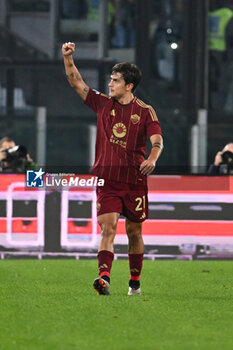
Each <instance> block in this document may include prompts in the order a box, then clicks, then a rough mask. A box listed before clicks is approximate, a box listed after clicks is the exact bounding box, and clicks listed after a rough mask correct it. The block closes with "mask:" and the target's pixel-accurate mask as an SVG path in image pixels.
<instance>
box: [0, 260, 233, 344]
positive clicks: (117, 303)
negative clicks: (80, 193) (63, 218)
mask: <svg viewBox="0 0 233 350" xmlns="http://www.w3.org/2000/svg"><path fill="white" fill-rule="evenodd" d="M128 276H129V269H128V261H126V260H120V261H114V263H113V269H112V274H111V295H110V296H101V295H98V294H97V293H96V292H95V291H94V290H93V288H92V282H93V280H94V278H96V277H97V262H96V261H95V260H78V261H75V260H41V261H40V260H2V261H0V349H1V350H11V349H12V350H13V349H15V350H22V349H28V350H54V349H55V350H73V349H80V350H82V349H84V350H86V349H87V350H92V349H93V350H98V349H102V350H103V349H109V350H114V349H116V350H131V349H132V350H170V349H174V350H183V349H184V350H192V349H198V350H202V349H203V350H209V349H211V350H215V349H216V350H226V349H229V350H232V349H233V262H231V261H144V266H143V273H142V278H141V286H142V292H143V295H142V296H127V291H128Z"/></svg>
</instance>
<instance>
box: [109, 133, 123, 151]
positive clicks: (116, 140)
mask: <svg viewBox="0 0 233 350" xmlns="http://www.w3.org/2000/svg"><path fill="white" fill-rule="evenodd" d="M110 142H112V143H115V144H116V145H119V146H121V147H123V148H126V141H122V140H119V139H118V138H117V137H115V136H114V135H112V136H111V138H110Z"/></svg>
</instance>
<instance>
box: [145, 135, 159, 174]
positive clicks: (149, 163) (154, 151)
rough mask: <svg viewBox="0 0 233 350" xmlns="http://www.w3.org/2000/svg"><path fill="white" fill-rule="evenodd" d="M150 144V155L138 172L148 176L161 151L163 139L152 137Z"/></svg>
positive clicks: (156, 136)
mask: <svg viewBox="0 0 233 350" xmlns="http://www.w3.org/2000/svg"><path fill="white" fill-rule="evenodd" d="M150 142H151V145H152V148H151V152H150V155H149V157H148V158H147V159H146V160H144V162H142V164H141V166H140V171H141V173H142V174H143V175H150V174H151V173H152V171H153V170H154V168H155V166H156V162H157V160H158V159H159V156H160V154H161V153H162V150H163V138H162V136H161V135H158V134H156V135H152V136H151V137H150Z"/></svg>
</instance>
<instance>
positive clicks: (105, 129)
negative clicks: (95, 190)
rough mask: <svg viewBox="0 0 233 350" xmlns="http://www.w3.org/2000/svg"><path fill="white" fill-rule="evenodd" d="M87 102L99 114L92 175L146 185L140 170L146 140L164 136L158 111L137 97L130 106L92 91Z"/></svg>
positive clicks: (90, 90) (144, 177)
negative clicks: (151, 137) (155, 135)
mask: <svg viewBox="0 0 233 350" xmlns="http://www.w3.org/2000/svg"><path fill="white" fill-rule="evenodd" d="M84 103H85V104H86V105H87V106H89V107H90V108H91V109H92V110H93V111H94V112H96V113H97V138H96V154H95V163H94V166H93V168H92V171H91V173H92V174H93V175H96V176H98V177H99V178H103V179H106V180H111V181H117V182H123V183H132V184H143V183H146V176H144V175H142V174H141V172H140V170H139V168H140V165H141V163H142V162H143V161H144V159H145V154H146V139H147V136H148V137H150V136H152V135H154V134H160V135H161V128H160V124H159V121H158V118H157V115H156V113H155V111H154V109H153V108H152V107H151V106H149V105H146V104H145V103H144V102H142V101H141V100H139V99H138V98H136V97H134V98H133V100H132V101H131V102H130V103H129V104H126V105H122V104H120V103H119V102H118V101H117V100H115V99H114V98H111V97H108V96H106V95H104V94H102V93H99V92H98V91H95V90H92V89H89V92H88V95H87V97H86V100H85V101H84Z"/></svg>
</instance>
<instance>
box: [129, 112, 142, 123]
mask: <svg viewBox="0 0 233 350" xmlns="http://www.w3.org/2000/svg"><path fill="white" fill-rule="evenodd" d="M130 120H131V122H132V123H133V124H138V123H139V122H140V117H139V115H137V114H132V115H131V117H130Z"/></svg>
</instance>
